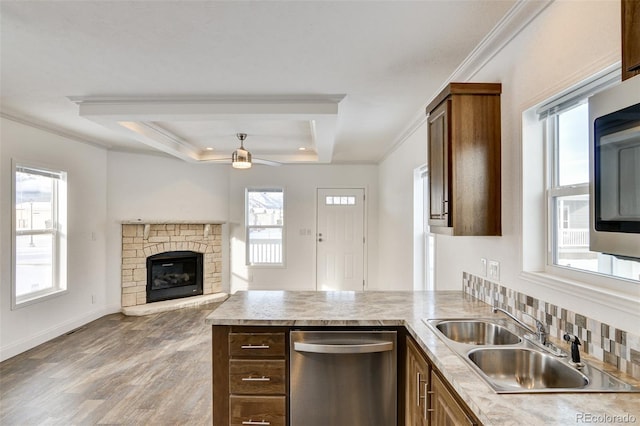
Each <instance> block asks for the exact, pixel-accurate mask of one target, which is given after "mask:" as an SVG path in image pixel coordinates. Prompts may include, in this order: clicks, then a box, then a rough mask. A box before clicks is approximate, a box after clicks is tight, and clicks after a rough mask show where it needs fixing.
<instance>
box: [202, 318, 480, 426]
mask: <svg viewBox="0 0 640 426" xmlns="http://www.w3.org/2000/svg"><path fill="white" fill-rule="evenodd" d="M395 330H396V331H398V333H399V335H400V336H402V335H404V336H405V338H404V339H399V340H398V355H399V356H398V373H399V375H398V378H399V380H398V384H399V386H398V401H400V403H401V404H403V405H401V406H399V407H402V406H404V409H402V408H399V409H398V426H402V425H403V424H404V425H405V426H450V425H455V426H458V425H478V424H480V423H479V422H478V421H477V420H476V419H475V417H474V416H473V415H472V414H471V413H470V411H469V409H468V408H467V407H466V405H465V404H464V402H463V401H462V400H461V399H460V398H459V397H458V395H457V394H456V393H455V392H454V391H453V390H452V389H451V388H450V386H449V385H448V383H446V382H445V381H444V380H443V379H442V376H441V375H440V374H439V372H438V371H437V369H436V368H435V367H434V366H433V365H432V364H431V362H430V361H429V359H428V358H427V356H426V355H425V354H424V352H423V351H422V349H420V347H419V346H418V344H417V343H416V342H415V340H413V338H412V337H411V336H410V335H408V334H406V330H401V329H399V328H398V329H395ZM403 340H404V344H402V342H403ZM212 344H213V348H212V349H213V350H212V356H213V358H212V361H213V425H214V426H229V425H231V426H236V425H238V426H241V425H242V426H251V425H253V426H301V425H290V420H289V418H288V412H289V402H288V398H289V392H290V391H289V379H288V377H289V328H288V327H249V326H214V327H213V336H212ZM403 346H404V347H403ZM400 378H402V379H401V380H400ZM328 426H329V425H328Z"/></svg>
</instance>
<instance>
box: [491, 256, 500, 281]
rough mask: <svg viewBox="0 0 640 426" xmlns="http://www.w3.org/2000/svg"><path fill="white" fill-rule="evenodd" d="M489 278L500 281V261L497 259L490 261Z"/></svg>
mask: <svg viewBox="0 0 640 426" xmlns="http://www.w3.org/2000/svg"><path fill="white" fill-rule="evenodd" d="M489 279H492V280H495V281H500V262H498V261H497V260H490V261H489Z"/></svg>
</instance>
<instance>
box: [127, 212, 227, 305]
mask: <svg viewBox="0 0 640 426" xmlns="http://www.w3.org/2000/svg"><path fill="white" fill-rule="evenodd" d="M172 252H173V253H172ZM187 252H191V253H193V257H194V258H196V259H197V258H199V257H200V258H201V261H200V264H201V269H202V272H201V277H200V278H201V288H202V291H201V292H199V291H198V290H196V292H194V294H203V295H207V294H213V293H219V292H221V291H222V289H221V286H222V225H221V224H207V223H131V222H129V223H123V224H122V307H130V306H136V305H144V304H147V303H148V301H147V294H148V287H147V284H148V282H149V279H151V280H152V281H153V277H152V275H153V274H152V273H151V271H149V270H148V268H147V266H148V261H149V265H150V266H151V265H152V264H153V260H154V259H156V260H159V261H160V263H159V265H160V266H162V265H163V263H162V261H163V259H165V260H166V258H167V256H173V258H174V259H175V258H178V259H179V260H181V259H180V257H181V256H186V255H185V253H187ZM176 253H179V254H178V255H176ZM170 263H172V262H171V261H167V262H164V265H169V264H170ZM196 267H199V266H198V265H197V260H196ZM167 268H169V269H171V268H174V270H172V271H167V272H166V273H165V275H166V276H164V277H162V276H161V277H160V278H158V277H156V284H157V285H156V287H158V288H159V289H161V288H165V289H166V288H169V287H175V288H178V287H184V288H183V289H186V287H187V285H185V286H183V285H182V284H188V285H189V289H188V290H186V291H189V292H191V291H192V290H191V289H192V288H193V287H191V286H190V285H191V283H186V281H188V280H195V275H196V274H195V272H193V273H192V269H193V267H192V266H188V267H186V268H187V269H184V270H182V269H176V268H177V266H175V267H174V266H173V265H172V266H167ZM180 268H183V267H182V266H180ZM190 275H193V278H192V277H191V276H190ZM150 277H151V278H150ZM165 281H166V282H165ZM195 285H196V286H197V283H195ZM172 293H175V294H172ZM182 293H184V292H182ZM182 293H181V292H180V290H169V291H168V292H165V294H164V295H163V296H160V298H157V297H156V298H155V300H167V299H171V298H174V297H179V298H181V297H186V296H188V295H185V294H182ZM176 294H177V296H176ZM153 299H154V298H152V299H151V301H155V300H153Z"/></svg>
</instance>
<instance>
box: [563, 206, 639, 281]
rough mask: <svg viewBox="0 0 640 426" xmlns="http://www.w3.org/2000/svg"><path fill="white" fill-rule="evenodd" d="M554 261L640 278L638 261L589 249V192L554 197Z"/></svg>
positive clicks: (619, 275)
mask: <svg viewBox="0 0 640 426" xmlns="http://www.w3.org/2000/svg"><path fill="white" fill-rule="evenodd" d="M554 206H555V208H554V212H555V217H554V223H555V227H556V237H555V241H554V244H555V246H554V264H556V265H559V266H565V267H570V268H575V269H581V270H583V271H590V272H598V273H601V274H608V275H613V276H616V277H620V278H627V279H631V280H640V262H638V261H632V260H622V259H618V258H616V257H614V256H610V255H607V254H603V253H597V252H593V251H589V195H588V194H584V195H573V196H567V197H556V198H554Z"/></svg>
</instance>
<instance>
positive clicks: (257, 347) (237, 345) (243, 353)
mask: <svg viewBox="0 0 640 426" xmlns="http://www.w3.org/2000/svg"><path fill="white" fill-rule="evenodd" d="M284 346H285V341H284V333H230V334H229V354H230V355H231V356H232V357H253V358H255V357H261V356H265V357H270V356H281V357H284V355H285V350H284Z"/></svg>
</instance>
